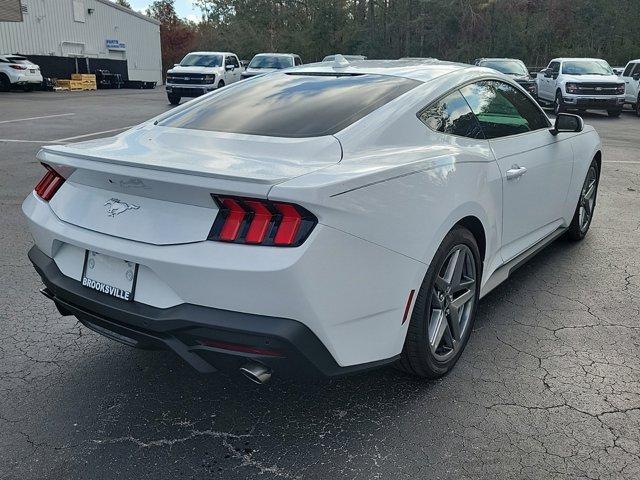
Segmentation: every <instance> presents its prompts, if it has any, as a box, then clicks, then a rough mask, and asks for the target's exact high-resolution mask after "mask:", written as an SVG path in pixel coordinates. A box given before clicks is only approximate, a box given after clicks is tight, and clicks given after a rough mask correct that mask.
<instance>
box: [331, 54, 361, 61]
mask: <svg viewBox="0 0 640 480" xmlns="http://www.w3.org/2000/svg"><path fill="white" fill-rule="evenodd" d="M336 55H338V54H337V53H336V54H334V55H327V56H326V57H324V58H323V59H322V61H323V62H333V61H334V60H335V59H336ZM342 58H344V59H345V60H347V61H349V62H350V61H353V60H366V59H367V57H365V56H364V55H342Z"/></svg>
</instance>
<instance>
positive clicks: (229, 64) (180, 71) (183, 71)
mask: <svg viewBox="0 0 640 480" xmlns="http://www.w3.org/2000/svg"><path fill="white" fill-rule="evenodd" d="M242 70H243V68H242V66H241V65H240V61H239V60H238V56H237V55H236V54H235V53H231V52H191V53H188V54H187V55H186V56H185V57H184V58H183V59H182V61H181V62H180V63H179V64H176V65H175V66H174V67H173V68H172V69H170V70H169V71H168V72H167V82H166V89H167V98H168V99H169V103H171V104H172V105H178V104H179V103H180V99H181V98H182V97H198V96H200V95H203V94H205V93H208V92H210V91H212V90H215V89H216V88H221V87H224V86H225V85H229V84H230V83H233V82H237V81H238V80H240V74H241V73H242Z"/></svg>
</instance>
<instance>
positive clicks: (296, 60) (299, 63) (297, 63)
mask: <svg viewBox="0 0 640 480" xmlns="http://www.w3.org/2000/svg"><path fill="white" fill-rule="evenodd" d="M294 65H296V66H298V65H302V60H301V59H300V57H294Z"/></svg>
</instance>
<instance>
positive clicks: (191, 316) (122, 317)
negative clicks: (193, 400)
mask: <svg viewBox="0 0 640 480" xmlns="http://www.w3.org/2000/svg"><path fill="white" fill-rule="evenodd" d="M29 259H30V260H31V262H32V263H33V265H34V267H35V269H36V271H37V272H38V274H39V275H40V277H41V278H42V281H43V283H44V284H45V286H46V289H45V290H44V291H43V293H44V294H45V295H46V296H47V297H48V298H50V299H51V300H52V301H53V302H54V303H55V304H56V306H57V308H58V310H59V311H60V313H61V314H63V315H74V316H75V317H77V318H78V320H80V322H82V323H83V324H84V325H85V326H87V327H88V328H90V329H92V330H94V331H96V332H98V333H100V334H102V335H105V336H107V337H109V338H112V339H114V340H116V341H119V342H121V343H125V344H128V345H130V346H136V347H143V348H159V349H168V350H172V351H173V352H175V353H176V354H177V355H178V356H180V357H181V358H182V359H183V360H185V361H186V362H187V363H188V364H189V365H191V366H192V367H193V368H195V369H196V370H198V371H199V372H202V373H209V372H213V371H216V370H218V369H221V370H230V371H231V370H237V369H238V368H240V367H241V366H242V365H243V364H244V363H246V362H247V360H253V361H257V362H260V363H263V364H265V365H267V366H268V367H270V368H272V369H273V370H274V372H276V373H278V374H279V373H284V374H285V375H287V376H299V375H304V376H308V375H318V376H328V377H333V376H340V375H348V374H352V373H356V372H360V371H363V370H368V369H371V368H376V367H379V366H382V365H385V364H388V363H391V362H393V361H394V360H395V359H396V358H397V357H392V358H388V359H384V360H379V361H375V362H370V363H365V364H360V365H353V366H346V367H341V366H339V365H338V364H337V363H336V361H335V360H334V359H333V357H332V356H331V354H330V353H329V351H328V350H327V348H326V347H325V346H324V344H323V343H322V342H321V341H320V339H319V338H318V337H317V336H316V335H315V334H314V333H313V332H312V331H311V330H310V329H309V328H308V327H307V326H305V325H304V324H302V323H300V322H298V321H296V320H291V319H285V318H276V317H267V316H262V315H253V314H247V313H240V312H232V311H228V310H221V309H216V308H210V307H203V306H198V305H191V304H181V305H178V306H175V307H171V308H165V309H161V308H156V307H151V306H149V305H144V304H139V303H132V302H126V301H123V300H120V299H117V298H114V297H109V296H107V295H104V294H101V293H99V292H95V291H93V290H90V289H88V288H85V287H83V286H82V284H81V283H80V282H78V281H77V280H74V279H72V278H69V277H67V276H65V275H63V274H62V272H61V271H60V270H59V269H58V266H57V265H56V263H55V261H54V260H53V259H51V258H50V257H48V256H47V255H45V254H44V253H43V252H42V251H41V250H40V249H38V247H33V248H32V249H31V250H30V251H29Z"/></svg>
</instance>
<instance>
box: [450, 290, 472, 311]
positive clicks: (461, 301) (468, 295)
mask: <svg viewBox="0 0 640 480" xmlns="http://www.w3.org/2000/svg"><path fill="white" fill-rule="evenodd" d="M474 296H475V292H474V291H473V290H467V291H466V292H464V293H463V294H462V295H460V296H458V297H456V298H454V299H453V301H452V302H451V306H452V307H455V308H457V309H461V308H462V307H464V306H465V305H466V304H467V302H468V301H469V300H471V299H472V298H473V297H474Z"/></svg>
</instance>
